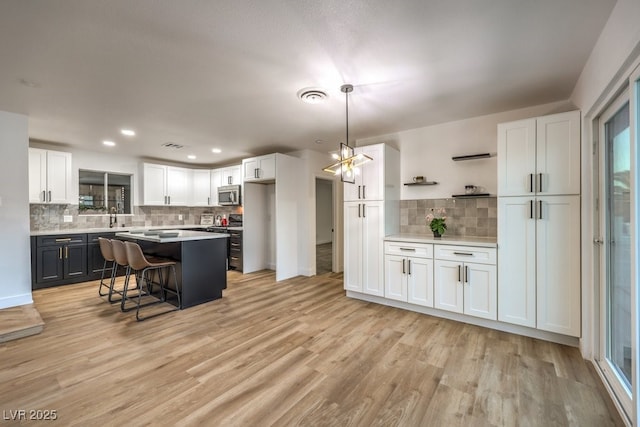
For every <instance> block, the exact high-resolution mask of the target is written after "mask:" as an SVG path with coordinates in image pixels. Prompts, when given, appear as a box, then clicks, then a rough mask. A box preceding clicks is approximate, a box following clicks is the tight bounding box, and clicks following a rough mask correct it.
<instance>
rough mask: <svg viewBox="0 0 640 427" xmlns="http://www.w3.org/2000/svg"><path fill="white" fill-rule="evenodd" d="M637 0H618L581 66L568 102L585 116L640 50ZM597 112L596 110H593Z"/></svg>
mask: <svg viewBox="0 0 640 427" xmlns="http://www.w3.org/2000/svg"><path fill="white" fill-rule="evenodd" d="M639 19H640V1H638V0H618V1H617V2H616V5H615V6H614V8H613V11H612V12H611V15H610V16H609V20H608V21H607V24H606V25H605V27H604V29H603V30H602V33H600V37H599V38H598V41H597V42H596V44H595V46H594V48H593V50H592V51H591V55H590V56H589V59H588V60H587V63H586V64H585V67H584V68H583V69H582V73H581V74H580V78H579V79H578V83H577V84H576V86H575V88H574V90H573V94H572V95H571V101H572V102H573V103H574V104H575V105H577V106H578V108H580V109H581V110H582V112H583V114H585V115H590V114H592V113H594V112H593V111H592V110H593V109H594V108H596V107H597V106H598V104H599V103H600V102H601V101H602V100H603V98H604V97H606V95H607V88H612V87H613V86H614V85H615V84H616V81H617V80H618V79H617V77H619V76H622V75H623V74H624V73H625V72H626V69H627V68H628V65H630V64H631V63H632V62H633V60H634V59H635V58H636V57H637V56H638V54H639V53H640V24H639ZM596 113H597V112H596Z"/></svg>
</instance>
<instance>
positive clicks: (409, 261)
mask: <svg viewBox="0 0 640 427" xmlns="http://www.w3.org/2000/svg"><path fill="white" fill-rule="evenodd" d="M407 264H408V266H409V268H408V271H409V276H411V260H410V259H408V260H407Z"/></svg>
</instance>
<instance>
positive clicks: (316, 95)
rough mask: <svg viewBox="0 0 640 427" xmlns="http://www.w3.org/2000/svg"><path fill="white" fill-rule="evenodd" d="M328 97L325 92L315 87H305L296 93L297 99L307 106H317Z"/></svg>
mask: <svg viewBox="0 0 640 427" xmlns="http://www.w3.org/2000/svg"><path fill="white" fill-rule="evenodd" d="M328 97H329V95H327V92H325V91H324V90H322V89H319V88H316V87H306V88H304V89H300V90H299V91H298V98H300V99H301V100H302V102H306V103H307V104H319V103H321V102H324V101H325V100H326V99H327V98H328Z"/></svg>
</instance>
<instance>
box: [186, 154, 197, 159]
mask: <svg viewBox="0 0 640 427" xmlns="http://www.w3.org/2000/svg"><path fill="white" fill-rule="evenodd" d="M187 159H189V160H195V159H196V156H194V155H193V154H189V155H188V156H187Z"/></svg>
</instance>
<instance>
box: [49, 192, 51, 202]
mask: <svg viewBox="0 0 640 427" xmlns="http://www.w3.org/2000/svg"><path fill="white" fill-rule="evenodd" d="M49 201H51V190H49Z"/></svg>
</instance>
